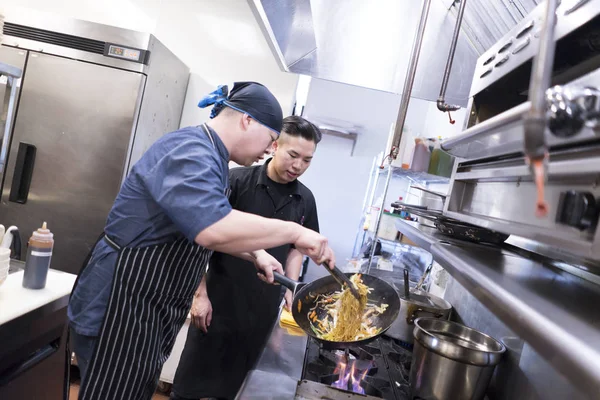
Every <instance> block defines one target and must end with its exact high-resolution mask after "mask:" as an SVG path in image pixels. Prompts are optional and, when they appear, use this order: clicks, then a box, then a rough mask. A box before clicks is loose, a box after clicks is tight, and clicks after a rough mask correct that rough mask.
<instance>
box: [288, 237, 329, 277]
mask: <svg viewBox="0 0 600 400" xmlns="http://www.w3.org/2000/svg"><path fill="white" fill-rule="evenodd" d="M294 245H295V246H296V249H297V250H298V251H299V252H300V253H302V254H305V255H307V256H309V257H310V258H311V259H312V260H313V261H314V262H315V263H316V264H317V265H321V264H323V263H324V262H327V263H328V264H329V267H330V268H333V267H334V266H335V255H334V254H333V250H331V248H330V247H329V244H328V242H327V238H326V237H325V236H323V235H321V234H319V233H317V232H315V231H312V230H310V229H303V230H302V233H301V234H300V235H299V236H298V240H296V243H294Z"/></svg>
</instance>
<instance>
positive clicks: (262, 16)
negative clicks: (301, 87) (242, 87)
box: [248, 0, 479, 106]
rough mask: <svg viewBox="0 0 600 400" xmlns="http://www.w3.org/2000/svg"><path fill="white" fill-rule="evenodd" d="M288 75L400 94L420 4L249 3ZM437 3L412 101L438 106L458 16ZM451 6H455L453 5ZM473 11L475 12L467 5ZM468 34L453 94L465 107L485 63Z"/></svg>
mask: <svg viewBox="0 0 600 400" xmlns="http://www.w3.org/2000/svg"><path fill="white" fill-rule="evenodd" d="M248 3H249V4H250V6H251V8H252V10H253V12H254V14H255V16H256V18H257V20H258V22H259V24H260V25H261V28H262V30H263V33H264V34H265V36H266V38H267V40H268V42H269V45H270V47H271V50H272V51H273V53H274V55H275V58H276V59H277V62H278V63H279V65H280V67H281V69H282V70H283V71H286V72H292V73H297V74H302V75H309V76H311V77H314V78H320V79H326V80H331V81H336V82H341V83H346V84H350V85H355V86H361V87H366V88H370V89H376V90H382V91H386V92H392V93H400V92H401V91H402V87H403V84H404V79H405V75H406V70H407V68H408V61H409V60H408V59H409V55H410V49H411V46H412V43H413V39H414V36H415V31H416V27H417V24H418V21H419V17H420V11H421V5H420V2H418V1H408V0H405V1H398V0H378V1H376V2H374V1H364V0H248ZM447 3H448V1H444V0H434V1H432V4H431V8H430V11H429V18H428V22H427V29H426V31H425V37H424V41H423V46H422V51H421V57H420V63H419V67H418V69H417V74H416V78H415V83H414V86H413V91H412V96H413V97H417V98H421V99H424V100H429V101H436V100H437V98H438V95H439V92H440V85H441V82H442V76H443V72H444V66H445V64H446V59H447V57H448V50H449V48H450V41H451V38H452V32H453V30H454V24H455V16H454V13H453V11H452V7H449V6H448V4H447ZM450 3H451V2H450ZM467 8H468V5H467ZM478 56H479V54H478V52H477V51H476V50H475V48H474V47H473V46H472V45H471V44H470V42H469V40H468V39H467V37H466V36H465V35H464V34H463V33H461V35H460V37H459V40H458V45H457V49H456V57H455V59H454V64H453V68H452V74H451V76H450V82H449V86H448V90H447V94H446V100H447V101H448V102H451V103H454V104H459V105H463V106H465V105H466V103H467V99H468V95H469V89H470V86H471V80H472V77H473V72H474V69H475V64H476V60H477V57H478Z"/></svg>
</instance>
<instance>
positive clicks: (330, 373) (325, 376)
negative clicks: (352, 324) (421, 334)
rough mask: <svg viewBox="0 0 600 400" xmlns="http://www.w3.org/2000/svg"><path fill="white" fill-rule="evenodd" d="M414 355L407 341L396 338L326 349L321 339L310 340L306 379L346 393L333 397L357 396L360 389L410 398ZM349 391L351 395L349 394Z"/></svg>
mask: <svg viewBox="0 0 600 400" xmlns="http://www.w3.org/2000/svg"><path fill="white" fill-rule="evenodd" d="M411 358H412V352H410V351H409V350H408V349H407V348H406V344H405V343H404V344H403V343H401V342H399V341H397V340H395V339H392V338H384V337H380V338H379V339H377V340H375V341H373V342H370V343H369V344H368V345H362V346H353V347H350V348H348V349H346V350H345V351H344V350H333V351H329V350H325V349H323V348H322V347H320V346H319V344H318V343H317V342H314V341H313V340H309V341H308V344H307V350H306V355H305V360H304V369H303V371H302V379H304V380H305V381H312V382H314V383H315V384H318V385H324V386H325V387H332V388H333V389H334V390H338V391H339V392H337V393H344V394H345V395H344V396H334V397H331V398H334V399H336V398H344V399H346V398H354V397H353V396H354V392H356V390H359V391H362V390H364V394H362V395H361V394H356V395H357V396H365V395H366V396H369V398H378V399H384V400H405V399H406V400H407V399H409V398H410V397H409V385H408V378H409V373H410V362H411ZM353 383H354V385H353ZM318 385H317V387H320V386H318ZM358 386H360V388H359V387H358ZM348 389H349V390H348ZM355 389H356V390H355ZM346 394H347V395H349V396H350V395H351V396H350V397H345V396H346ZM361 398H364V397H361Z"/></svg>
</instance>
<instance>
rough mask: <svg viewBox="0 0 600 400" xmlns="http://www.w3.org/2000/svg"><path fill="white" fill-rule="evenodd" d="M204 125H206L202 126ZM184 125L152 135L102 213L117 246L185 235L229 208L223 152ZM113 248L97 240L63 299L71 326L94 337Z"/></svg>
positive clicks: (195, 129)
mask: <svg viewBox="0 0 600 400" xmlns="http://www.w3.org/2000/svg"><path fill="white" fill-rule="evenodd" d="M208 129H210V128H208ZM210 132H211V134H212V138H213V140H214V146H213V143H212V142H211V140H210V138H209V137H208V135H207V134H206V132H205V131H204V129H203V128H202V127H188V128H183V129H180V130H178V131H175V132H171V133H169V134H166V135H165V136H163V137H162V138H160V139H159V140H157V141H156V142H155V143H154V144H153V145H152V146H151V147H150V148H149V149H148V150H147V151H146V153H144V155H143V156H142V158H141V159H140V160H139V161H138V162H137V163H136V164H135V165H134V166H133V168H132V169H131V172H130V173H129V175H128V176H127V178H126V179H125V182H123V186H122V187H121V190H120V191H119V194H118V195H117V198H116V200H115V202H114V204H113V207H112V209H111V211H110V213H109V215H108V220H107V222H106V226H105V228H104V232H105V233H106V234H107V235H108V236H110V237H111V238H112V239H114V241H115V242H116V243H117V244H119V246H121V247H144V246H150V245H154V244H158V243H164V242H167V241H172V240H175V239H177V238H178V237H181V236H182V235H183V236H185V237H187V238H188V239H189V240H190V241H193V240H194V238H195V237H196V236H197V235H198V233H200V232H201V231H202V230H204V229H205V228H207V227H208V226H210V225H212V224H214V223H215V222H217V221H219V220H220V219H222V218H223V217H225V216H226V215H227V214H229V212H230V211H231V206H230V204H229V201H228V199H227V196H226V193H225V192H226V190H227V189H228V188H229V173H228V171H229V168H228V162H229V152H228V151H227V149H226V148H225V145H224V144H223V142H222V141H221V139H220V138H219V136H218V135H217V133H216V132H215V131H214V130H212V129H210ZM117 254H118V253H117V251H115V250H114V249H113V248H111V247H110V246H109V245H108V244H107V243H106V242H105V241H104V240H101V241H100V242H99V243H98V244H97V245H96V247H95V248H94V251H93V254H92V257H91V259H90V261H89V263H88V265H87V267H86V268H85V270H84V271H83V272H82V273H81V276H80V277H79V283H78V285H77V287H76V288H75V291H74V292H73V294H72V297H71V301H70V302H69V310H68V315H69V320H70V322H71V326H72V327H73V328H74V329H75V331H76V332H77V333H79V334H80V335H87V336H97V335H98V334H99V332H100V328H101V326H102V320H103V318H104V314H105V312H106V308H107V305H108V300H109V297H110V291H111V285H112V279H113V275H114V271H115V264H116V262H117Z"/></svg>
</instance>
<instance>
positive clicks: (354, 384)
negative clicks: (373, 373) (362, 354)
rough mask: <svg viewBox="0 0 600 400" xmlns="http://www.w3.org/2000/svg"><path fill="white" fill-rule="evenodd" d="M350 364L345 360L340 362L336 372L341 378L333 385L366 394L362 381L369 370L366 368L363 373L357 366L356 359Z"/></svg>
mask: <svg viewBox="0 0 600 400" xmlns="http://www.w3.org/2000/svg"><path fill="white" fill-rule="evenodd" d="M349 364H350V366H348V363H347V362H345V361H343V360H342V361H340V362H339V363H338V365H337V366H336V368H335V371H334V373H337V374H338V376H339V378H338V380H337V381H335V382H333V384H332V385H331V386H333V387H335V388H338V389H342V390H349V391H352V392H354V393H359V394H365V389H363V387H362V386H360V383H361V382H362V381H363V379H365V376H367V372H369V370H368V369H365V370H364V371H363V372H362V373H361V371H359V370H358V369H356V368H355V365H356V363H355V361H354V360H352V361H350V363H349Z"/></svg>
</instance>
